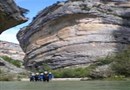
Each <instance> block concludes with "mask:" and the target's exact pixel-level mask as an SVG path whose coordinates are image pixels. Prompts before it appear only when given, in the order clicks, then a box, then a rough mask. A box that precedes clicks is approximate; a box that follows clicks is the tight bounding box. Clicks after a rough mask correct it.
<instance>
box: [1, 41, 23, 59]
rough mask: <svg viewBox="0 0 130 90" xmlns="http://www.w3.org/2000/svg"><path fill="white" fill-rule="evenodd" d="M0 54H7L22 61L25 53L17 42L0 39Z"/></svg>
mask: <svg viewBox="0 0 130 90" xmlns="http://www.w3.org/2000/svg"><path fill="white" fill-rule="evenodd" d="M0 56H8V57H10V58H12V59H14V60H20V61H22V62H23V58H24V56H25V54H24V52H23V51H22V49H21V47H20V46H19V45H18V44H16V43H11V42H6V41H1V40H0Z"/></svg>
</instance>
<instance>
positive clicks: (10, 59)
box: [1, 56, 22, 68]
mask: <svg viewBox="0 0 130 90" xmlns="http://www.w3.org/2000/svg"><path fill="white" fill-rule="evenodd" d="M1 58H3V59H4V60H5V61H7V62H9V63H11V64H13V65H15V66H16V67H18V68H20V67H21V66H22V62H21V61H19V60H14V59H12V58H10V57H8V56H1Z"/></svg>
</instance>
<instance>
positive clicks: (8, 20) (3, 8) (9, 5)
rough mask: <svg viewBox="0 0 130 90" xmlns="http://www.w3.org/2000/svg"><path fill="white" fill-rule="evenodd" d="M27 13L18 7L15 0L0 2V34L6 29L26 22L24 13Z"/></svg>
mask: <svg viewBox="0 0 130 90" xmlns="http://www.w3.org/2000/svg"><path fill="white" fill-rule="evenodd" d="M27 11H28V10H26V9H23V8H21V7H19V6H17V5H16V4H15V2H14V1H13V0H0V34H1V33H2V32H3V31H4V30H6V29H9V28H11V27H13V26H16V25H19V24H21V23H24V22H26V21H27V18H25V17H24V13H26V12H27Z"/></svg>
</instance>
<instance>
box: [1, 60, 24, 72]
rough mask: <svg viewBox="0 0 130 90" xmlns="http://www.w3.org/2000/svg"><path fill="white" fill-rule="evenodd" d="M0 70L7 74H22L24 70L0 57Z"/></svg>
mask: <svg viewBox="0 0 130 90" xmlns="http://www.w3.org/2000/svg"><path fill="white" fill-rule="evenodd" d="M0 70H2V71H4V72H8V73H22V72H25V69H22V68H18V67H16V66H14V65H12V64H11V63H9V62H6V61H5V60H3V59H2V58H1V57H0Z"/></svg>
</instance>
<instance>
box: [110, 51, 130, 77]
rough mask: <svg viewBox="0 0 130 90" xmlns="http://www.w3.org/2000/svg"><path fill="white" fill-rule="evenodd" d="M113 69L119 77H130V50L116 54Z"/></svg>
mask: <svg viewBox="0 0 130 90" xmlns="http://www.w3.org/2000/svg"><path fill="white" fill-rule="evenodd" d="M111 68H112V69H113V70H114V71H115V74H117V75H124V76H126V77H130V50H129V49H128V50H124V51H123V52H121V53H118V54H116V56H115V57H114V62H113V64H112V67H111Z"/></svg>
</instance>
